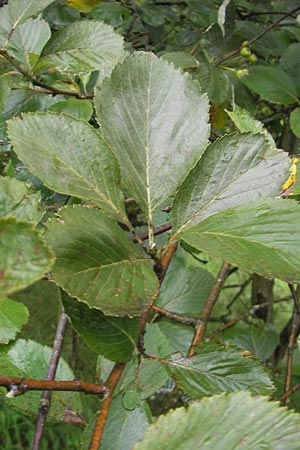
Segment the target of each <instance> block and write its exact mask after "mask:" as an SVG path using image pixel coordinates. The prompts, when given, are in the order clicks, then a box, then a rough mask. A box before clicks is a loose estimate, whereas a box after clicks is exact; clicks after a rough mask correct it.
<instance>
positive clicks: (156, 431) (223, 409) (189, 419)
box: [134, 392, 300, 450]
mask: <svg viewBox="0 0 300 450" xmlns="http://www.w3.org/2000/svg"><path fill="white" fill-rule="evenodd" d="M299 430H300V416H299V414H295V413H293V412H292V411H288V410H287V409H286V408H280V407H279V404H278V403H277V402H270V401H269V398H267V397H251V395H250V394H249V393H248V392H237V393H232V394H229V395H218V396H215V397H212V398H205V399H203V400H201V401H200V402H195V403H193V404H191V405H190V406H189V408H188V409H185V408H180V409H176V410H175V411H171V412H169V413H168V414H167V415H166V416H163V417H160V418H159V419H158V421H157V422H155V424H153V425H152V426H150V428H149V431H146V434H145V437H144V439H143V440H142V442H140V443H138V444H137V445H136V446H135V447H134V450H161V449H162V448H163V449H164V450H203V449H204V448H205V450H225V449H226V450H229V449H230V450H239V449H240V450H242V449H244V450H255V449H272V450H283V449H288V450H298V448H299V439H300V431H299Z"/></svg>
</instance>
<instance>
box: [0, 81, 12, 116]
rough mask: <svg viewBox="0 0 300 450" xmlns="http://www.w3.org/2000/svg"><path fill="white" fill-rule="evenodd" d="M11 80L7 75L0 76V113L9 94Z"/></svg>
mask: <svg viewBox="0 0 300 450" xmlns="http://www.w3.org/2000/svg"><path fill="white" fill-rule="evenodd" d="M10 85H11V79H10V77H9V75H6V74H5V75H1V76H0V112H1V111H2V109H3V107H4V105H5V103H6V100H7V97H8V94H9V92H10V87H11V86H10Z"/></svg>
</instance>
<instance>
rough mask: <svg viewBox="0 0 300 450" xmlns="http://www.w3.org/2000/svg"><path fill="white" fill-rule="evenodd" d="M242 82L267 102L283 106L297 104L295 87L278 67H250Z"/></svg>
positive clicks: (286, 74) (291, 80) (290, 79)
mask: <svg viewBox="0 0 300 450" xmlns="http://www.w3.org/2000/svg"><path fill="white" fill-rule="evenodd" d="M242 81H243V83H245V85H246V86H247V87H248V88H250V89H253V91H255V92H256V93H257V94H259V95H260V97H261V98H262V99H264V100H267V101H269V102H272V103H283V104H284V105H290V104H291V103H296V102H298V98H297V97H298V92H297V85H296V84H295V82H294V81H293V79H292V78H291V77H290V76H289V74H288V73H287V72H285V71H283V70H282V69H280V68H279V67H271V66H268V67H267V66H259V65H257V66H254V67H251V69H249V74H248V75H247V76H245V77H244V78H243V79H242Z"/></svg>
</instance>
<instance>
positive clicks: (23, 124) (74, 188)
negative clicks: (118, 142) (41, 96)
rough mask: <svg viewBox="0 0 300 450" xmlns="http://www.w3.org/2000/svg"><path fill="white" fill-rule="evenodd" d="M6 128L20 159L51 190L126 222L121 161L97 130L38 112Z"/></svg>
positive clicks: (66, 118) (64, 116)
mask: <svg viewBox="0 0 300 450" xmlns="http://www.w3.org/2000/svg"><path fill="white" fill-rule="evenodd" d="M8 130H9V135H10V138H11V141H12V144H13V146H14V150H15V152H16V153H17V155H18V156H19V158H20V159H21V160H22V161H23V162H24V163H25V164H26V165H27V166H28V168H29V170H30V171H31V172H32V173H33V174H35V175H37V176H38V177H39V178H40V179H41V180H42V181H43V182H44V183H45V184H46V185H47V186H48V187H50V188H51V189H53V190H55V191H57V192H60V193H62V194H70V195H75V196H77V197H79V198H83V199H87V200H89V201H91V202H94V203H95V204H96V205H97V206H99V207H100V208H102V209H103V210H104V211H105V212H107V213H108V214H110V215H111V216H112V217H113V218H116V219H117V220H119V221H125V222H127V218H126V215H125V212H124V205H123V196H122V193H121V191H120V188H119V168H118V164H117V161H116V160H115V157H114V155H113V154H112V152H111V151H110V150H109V149H108V148H107V147H106V145H105V144H104V142H103V140H102V139H101V136H100V135H99V133H98V132H97V130H96V129H95V128H93V127H92V126H90V125H89V124H88V123H87V122H84V121H82V120H79V119H76V118H75V117H71V116H68V115H64V114H61V115H57V114H50V113H44V114H43V113H40V114H26V115H23V116H22V118H14V119H12V120H11V121H10V122H9V125H8Z"/></svg>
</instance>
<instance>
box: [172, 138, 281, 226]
mask: <svg viewBox="0 0 300 450" xmlns="http://www.w3.org/2000/svg"><path fill="white" fill-rule="evenodd" d="M289 165H290V163H289V157H288V154H287V153H286V152H283V151H281V150H272V149H271V148H270V146H269V143H268V141H267V139H266V137H265V136H264V135H263V134H255V135H254V134H249V133H245V134H233V135H229V136H225V137H223V138H221V139H219V140H217V141H215V142H214V143H213V144H211V145H209V146H208V147H207V149H206V150H205V152H204V154H203V155H202V157H201V159H200V161H199V162H198V163H197V164H196V166H195V167H194V168H193V169H192V170H191V172H190V173H189V174H188V176H187V177H186V179H185V180H184V182H183V183H182V185H181V187H180V189H179V192H178V194H177V196H176V198H175V200H174V204H173V208H172V212H173V225H174V230H177V232H180V231H182V230H184V229H185V228H188V227H191V226H192V225H195V224H196V223H198V222H201V221H202V220H204V219H206V218H207V217H209V216H211V215H212V214H215V213H216V212H219V211H223V210H225V209H227V208H232V207H234V206H237V205H240V204H242V203H245V202H248V201H251V200H255V199H261V198H262V197H274V196H276V195H278V194H279V192H280V190H281V186H282V183H283V182H284V180H285V179H286V177H287V173H288V168H289Z"/></svg>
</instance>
